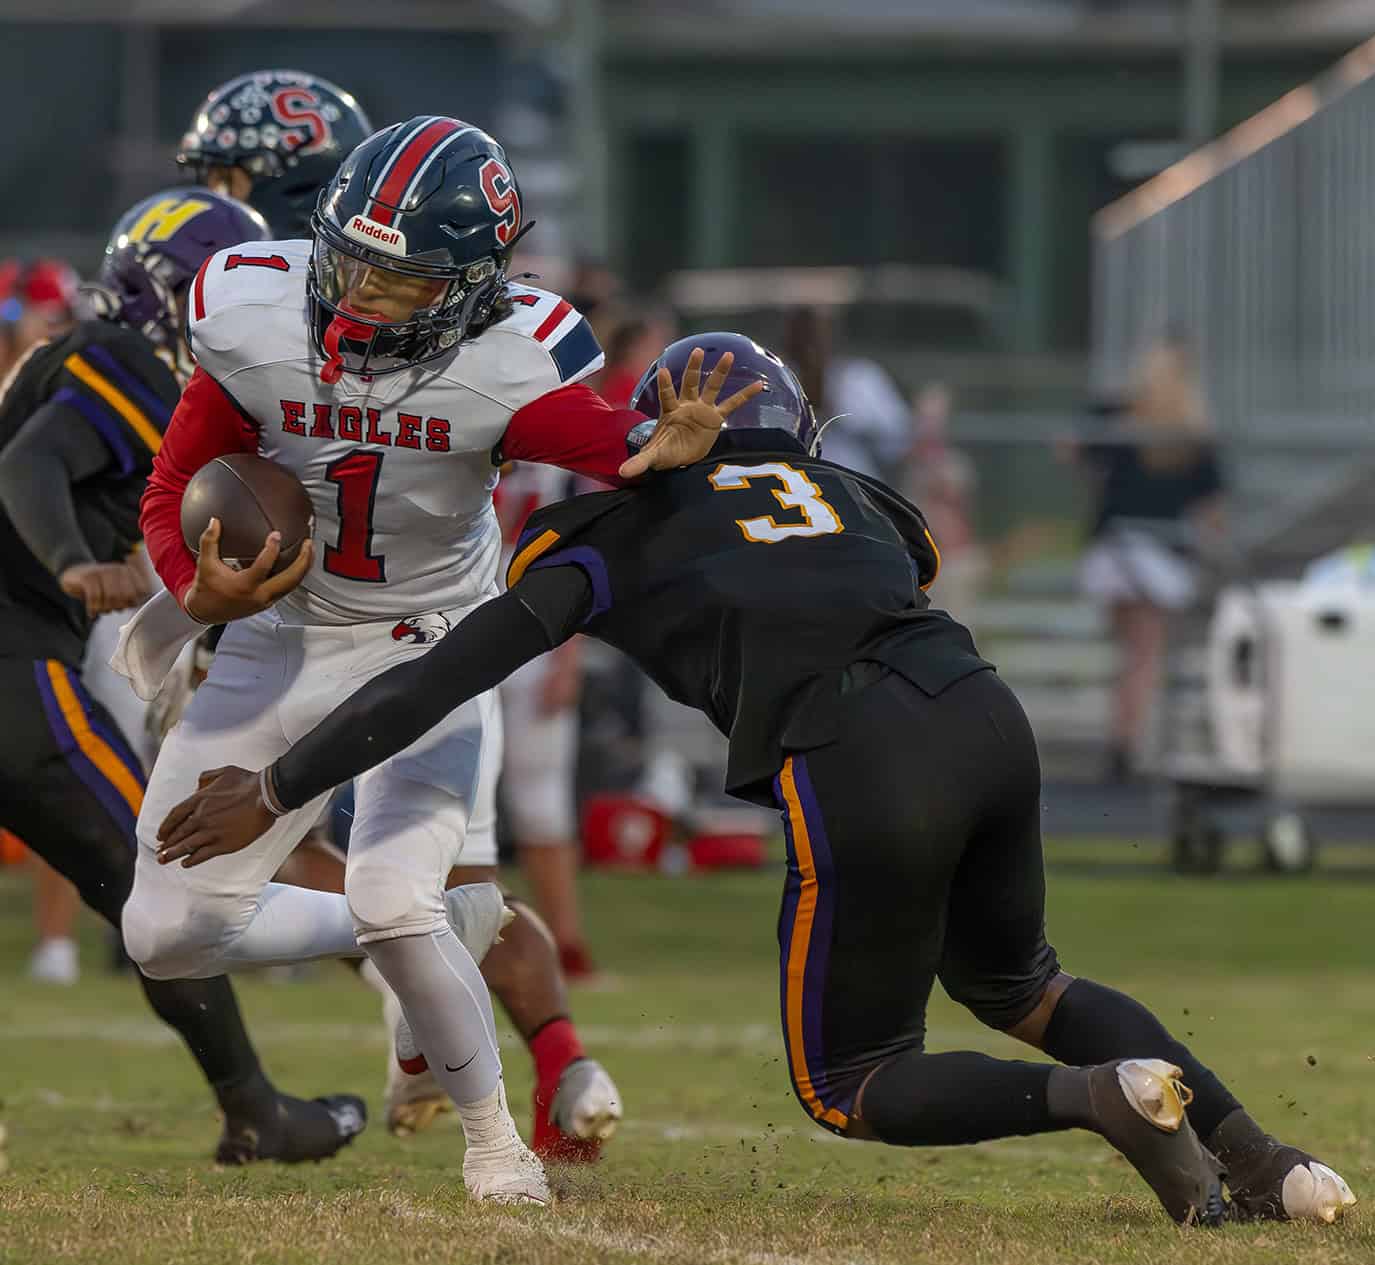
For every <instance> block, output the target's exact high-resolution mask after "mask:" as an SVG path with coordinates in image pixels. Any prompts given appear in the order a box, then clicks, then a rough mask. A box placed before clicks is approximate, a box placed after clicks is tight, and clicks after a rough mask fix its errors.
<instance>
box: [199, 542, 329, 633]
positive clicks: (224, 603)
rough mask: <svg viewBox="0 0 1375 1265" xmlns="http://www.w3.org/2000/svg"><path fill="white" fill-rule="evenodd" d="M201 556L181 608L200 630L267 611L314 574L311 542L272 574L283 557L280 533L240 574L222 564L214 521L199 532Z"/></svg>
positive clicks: (265, 545)
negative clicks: (276, 573) (285, 565)
mask: <svg viewBox="0 0 1375 1265" xmlns="http://www.w3.org/2000/svg"><path fill="white" fill-rule="evenodd" d="M199 546H200V555H199V557H197V559H196V578H195V579H194V580H192V581H191V587H190V588H189V589H187V590H186V598H185V600H184V601H183V603H182V605H183V606H184V607H185V608H186V613H187V614H188V615H190V616H191V618H192V619H197V620H199V621H200V622H201V623H202V624H227V623H229V621H230V620H233V619H243V618H245V617H246V616H248V615H256V614H257V613H258V612H259V611H265V610H266V609H267V608H268V607H269V606H271V605H272V604H273V602H275V601H276V600H277V599H278V598H281V597H285V596H286V595H287V594H288V593H290V592H291V590H292V589H294V588H295V587H296V586H297V585H298V584H300V582H301V581H302V580H303V579H305V574H306V572H307V571H309V570H310V561H311V558H312V557H314V548H315V542H314V541H311V540H307V541H306V542H305V543H304V544H303V545H302V546H301V552H300V553H299V554H297V555H296V559H295V561H293V562H292V564H291V565H290V566H289V567H287V568H286V570H284V571H282V572H280V573H279V574H278V575H273V574H272V568H273V567H274V566H275V565H276V562H277V555H278V554H280V553H281V551H282V533H281V532H278V531H274V532H270V533H268V537H267V540H266V541H264V542H263V547H262V550H261V551H260V552H259V554H258V556H257V557H256V558H254V559H253V562H252V563H251V564H250V565H249V566H247V567H245V568H244V569H243V570H242V571H236V570H235V569H234V568H233V567H231V566H229V565H228V564H227V563H226V562H224V561H223V560H222V559H221V558H220V520H219V519H218V518H212V519H211V520H210V521H209V522H208V523H207V524H206V526H205V530H204V531H203V532H201V538H200V542H199Z"/></svg>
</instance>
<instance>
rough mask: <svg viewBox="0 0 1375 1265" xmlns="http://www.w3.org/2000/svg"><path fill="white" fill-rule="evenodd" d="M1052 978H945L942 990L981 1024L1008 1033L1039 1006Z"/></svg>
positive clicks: (1038, 975) (942, 979) (942, 982)
mask: <svg viewBox="0 0 1375 1265" xmlns="http://www.w3.org/2000/svg"><path fill="white" fill-rule="evenodd" d="M1052 976H1053V972H1052ZM1050 978H1051V977H1050V976H1048V977H1046V978H1042V977H1041V975H1040V974H1039V973H1038V974H1035V975H1032V976H1028V977H1026V978H1020V979H1005V978H987V979H975V980H961V979H954V978H950V979H947V978H946V976H945V975H942V976H941V987H942V988H944V989H945V991H946V993H947V994H948V995H949V997H950V1000H951V1001H954V1002H957V1003H958V1004H959V1005H961V1006H963V1007H964V1008H965V1009H966V1010H968V1011H969V1013H970V1014H972V1015H973V1016H974V1018H975V1019H977V1020H978V1021H979V1022H980V1023H981V1024H984V1025H986V1026H987V1027H989V1028H996V1029H997V1030H998V1031H999V1032H1007V1031H1009V1030H1010V1029H1012V1028H1015V1027H1016V1026H1017V1025H1018V1024H1019V1023H1021V1022H1022V1020H1024V1019H1025V1018H1026V1017H1027V1016H1028V1015H1029V1014H1031V1013H1032V1011H1034V1010H1035V1009H1036V1007H1037V1006H1038V1005H1040V1003H1041V999H1042V997H1044V996H1045V992H1046V987H1047V985H1048V984H1049V982H1050Z"/></svg>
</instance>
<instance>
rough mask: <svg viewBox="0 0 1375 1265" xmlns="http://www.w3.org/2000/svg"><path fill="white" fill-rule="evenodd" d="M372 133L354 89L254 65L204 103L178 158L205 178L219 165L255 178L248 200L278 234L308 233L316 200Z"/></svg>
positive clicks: (201, 179) (198, 177) (200, 180)
mask: <svg viewBox="0 0 1375 1265" xmlns="http://www.w3.org/2000/svg"><path fill="white" fill-rule="evenodd" d="M371 132H372V124H371V123H369V122H368V118H367V115H365V114H364V113H363V111H362V109H361V108H360V107H359V105H358V102H357V101H355V100H354V99H353V97H352V95H351V94H349V93H347V92H345V91H344V90H343V89H342V88H338V87H335V85H334V84H332V83H330V82H329V81H328V80H325V79H321V78H319V77H318V76H316V75H308V74H306V73H304V72H303V71H299V70H255V71H253V72H251V73H250V74H247V75H240V76H239V77H238V78H237V79H231V80H230V81H229V82H228V83H224V84H221V85H220V86H219V87H218V88H216V89H215V90H214V92H212V93H211V94H210V95H209V96H208V97H206V99H205V100H204V101H203V102H202V103H201V104H200V107H199V108H198V109H197V110H196V114H195V117H194V118H193V119H192V120H191V127H190V129H189V130H188V131H187V133H186V135H185V136H184V137H182V142H181V148H180V149H179V150H178V151H177V162H178V163H180V164H181V165H182V166H183V167H185V168H186V169H187V170H188V171H190V172H191V173H192V175H193V176H194V177H195V179H196V181H197V182H198V183H201V184H204V183H206V177H207V175H208V173H209V171H210V169H212V168H214V167H242V168H243V169H244V170H245V171H246V172H248V174H249V176H250V177H252V180H253V187H252V190H251V191H250V193H249V194H248V199H247V200H248V202H249V203H250V204H251V205H252V206H253V207H254V208H255V209H256V210H257V211H258V212H260V213H261V215H262V216H263V218H264V219H265V220H267V222H268V223H269V224H270V225H272V231H273V232H274V233H275V234H276V235H277V236H278V237H292V238H299V237H309V236H310V216H311V213H312V212H313V211H314V210H315V202H316V199H317V198H318V197H319V196H320V190H321V189H323V188H324V187H325V185H327V184H328V183H329V181H330V178H331V177H332V176H333V175H334V173H335V171H336V170H337V169H338V167H339V164H340V163H341V162H342V161H343V159H344V156H345V155H346V154H348V152H349V151H350V150H352V149H353V148H354V147H355V146H357V145H358V144H360V143H361V142H362V141H363V140H364V139H365V138H366V137H367V136H368V135H370V134H371Z"/></svg>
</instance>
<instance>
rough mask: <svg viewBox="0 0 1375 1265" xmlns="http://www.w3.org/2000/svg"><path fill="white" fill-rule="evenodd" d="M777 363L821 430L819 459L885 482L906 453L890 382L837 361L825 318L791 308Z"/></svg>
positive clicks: (902, 411) (868, 365)
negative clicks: (791, 376) (793, 378)
mask: <svg viewBox="0 0 1375 1265" xmlns="http://www.w3.org/2000/svg"><path fill="white" fill-rule="evenodd" d="M783 359H784V360H785V361H786V362H787V363H788V365H789V367H790V368H791V369H792V370H793V372H794V373H796V374H797V376H798V377H799V378H800V379H801V381H802V386H803V388H804V389H805V390H806V392H807V395H808V397H809V398H810V399H811V402H812V405H813V407H814V408H815V409H816V411H817V416H818V417H819V418H820V419H821V421H823V422H825V421H826V420H827V419H828V418H835V419H836V420H835V421H834V422H833V423H832V424H831V425H830V426H828V427H827V428H826V433H825V438H824V440H823V444H822V447H823V454H822V455H823V456H825V458H826V459H827V460H828V461H834V462H836V463H837V464H839V465H842V466H848V467H849V468H850V469H851V470H858V471H860V472H861V473H863V474H868V475H873V476H874V477H875V478H879V479H886V480H891V479H892V478H893V476H894V475H895V473H896V472H897V467H898V465H899V463H900V462H901V461H902V458H903V456H904V454H905V453H906V450H907V445H908V442H909V428H910V424H911V416H910V413H909V410H908V408H907V403H906V401H904V400H903V398H902V395H901V393H900V392H899V391H898V389H897V387H896V386H894V385H893V380H892V378H890V377H889V376H888V374H887V372H886V371H885V370H884V369H883V368H882V367H881V366H880V365H878V364H877V363H875V362H874V361H872V360H862V359H858V358H856V357H848V356H837V355H836V354H835V352H834V349H833V346H832V338H831V318H830V316H829V315H828V314H827V313H826V312H824V311H822V310H821V309H820V308H796V309H794V310H793V311H792V312H791V313H790V314H789V316H788V319H787V323H786V324H785V326H784V329H783Z"/></svg>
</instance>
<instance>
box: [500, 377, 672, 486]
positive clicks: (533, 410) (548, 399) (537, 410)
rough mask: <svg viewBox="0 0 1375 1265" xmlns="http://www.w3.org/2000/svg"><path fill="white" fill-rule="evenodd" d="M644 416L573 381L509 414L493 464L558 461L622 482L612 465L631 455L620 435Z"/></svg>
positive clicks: (562, 466) (580, 471)
mask: <svg viewBox="0 0 1375 1265" xmlns="http://www.w3.org/2000/svg"><path fill="white" fill-rule="evenodd" d="M647 420H648V419H647V418H646V417H645V415H644V414H643V413H637V412H635V410H634V409H628V408H612V407H611V405H609V404H608V403H607V402H606V401H605V400H604V399H602V397H601V396H600V395H598V394H597V393H596V392H595V391H594V390H592V388H591V387H587V386H583V385H582V384H581V383H574V384H573V385H572V386H566V387H560V388H559V389H558V390H557V391H550V392H549V393H548V395H542V396H540V397H539V399H537V400H532V401H531V402H530V403H529V404H527V405H525V406H524V408H520V409H517V410H516V411H515V412H514V413H513V414H511V420H510V422H508V423H507V426H506V433H505V434H504V435H503V436H502V437H501V442H500V443H499V444H498V445H497V448H496V451H495V452H494V453H493V458H494V460H495V462H496V464H497V465H501V464H502V463H504V462H507V461H535V462H538V463H539V464H541V465H546V466H558V467H559V468H560V469H563V470H571V471H573V473H574V474H585V475H587V476H588V477H589V478H593V479H600V480H601V481H602V482H603V483H610V484H612V485H614V486H616V487H621V486H622V483H621V480H620V478H619V477H618V476H617V474H616V471H618V470H619V469H620V468H621V466H622V465H623V464H624V462H625V460H626V458H628V457H630V456H631V455H632V454H631V451H630V449H629V448H627V447H626V439H625V437H626V435H627V434H628V433H629V432H630V431H631V430H632V429H634V427H636V426H638V425H639V424H640V423H641V422H643V421H647Z"/></svg>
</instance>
